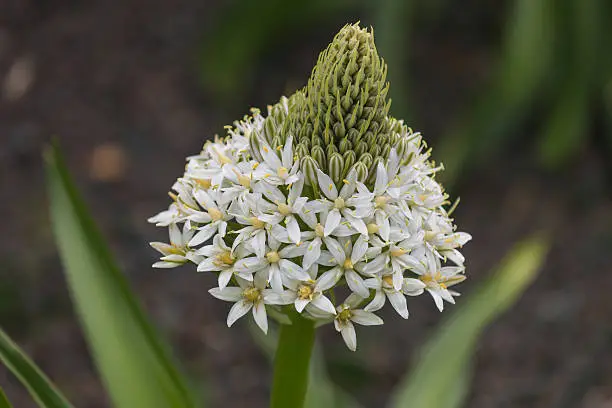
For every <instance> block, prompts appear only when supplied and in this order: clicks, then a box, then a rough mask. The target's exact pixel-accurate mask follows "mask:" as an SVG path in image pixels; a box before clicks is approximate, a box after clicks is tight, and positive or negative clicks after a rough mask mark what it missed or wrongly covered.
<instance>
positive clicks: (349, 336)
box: [340, 322, 357, 351]
mask: <svg viewBox="0 0 612 408" xmlns="http://www.w3.org/2000/svg"><path fill="white" fill-rule="evenodd" d="M340 333H341V334H342V338H343V339H344V342H345V343H346V347H348V348H349V350H351V351H355V350H357V335H356V334H355V326H353V324H352V323H351V322H346V323H345V324H344V325H343V326H342V328H341V329H340Z"/></svg>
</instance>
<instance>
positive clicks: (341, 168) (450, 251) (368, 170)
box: [149, 25, 471, 350]
mask: <svg viewBox="0 0 612 408" xmlns="http://www.w3.org/2000/svg"><path fill="white" fill-rule="evenodd" d="M385 74H386V65H385V64H384V62H383V61H382V59H380V58H379V57H378V54H377V52H376V48H375V46H374V40H373V36H372V33H371V31H368V30H366V29H362V28H360V27H359V26H358V25H349V26H346V27H344V28H343V29H342V30H341V31H340V33H339V34H338V35H337V36H336V38H335V39H334V41H333V42H332V43H331V44H330V46H329V47H328V48H327V49H326V50H325V51H323V52H322V53H321V56H320V57H319V61H318V63H317V65H316V67H315V68H314V70H313V74H312V76H311V78H310V80H309V82H308V85H307V86H306V87H305V88H304V89H303V90H300V91H298V92H296V93H295V94H294V95H292V96H291V97H289V98H285V97H283V98H281V100H280V102H279V103H277V104H276V105H274V106H270V107H268V111H267V115H266V116H264V115H262V114H261V112H259V111H257V110H253V111H252V115H250V116H246V117H245V118H244V119H243V120H242V121H238V122H235V123H234V125H233V126H228V127H227V135H226V136H225V137H223V138H218V137H216V138H215V140H214V141H208V142H206V144H205V145H204V148H203V150H202V152H201V153H200V154H199V155H197V156H192V157H189V158H188V159H187V166H186V169H185V173H184V175H183V176H182V177H181V178H179V179H178V180H177V181H176V183H175V184H174V185H173V186H172V192H170V197H171V198H172V203H171V204H170V207H169V208H168V210H166V211H163V212H161V213H159V214H158V215H156V216H154V217H152V218H151V219H150V220H149V221H150V222H152V223H155V224H156V225H157V226H162V227H167V228H168V229H169V231H170V243H169V244H166V243H159V242H153V243H151V245H152V246H153V248H155V249H156V250H158V251H159V252H160V253H161V254H162V255H163V256H162V257H161V260H160V261H159V262H156V263H155V264H154V265H153V266H154V267H157V268H173V267H176V266H179V265H182V264H185V263H193V264H195V265H197V270H198V271H200V272H203V273H214V274H216V275H217V277H218V287H215V288H212V289H210V290H209V292H210V294H211V295H213V296H214V297H216V298H219V299H221V300H224V301H228V302H232V303H233V305H232V307H231V309H230V311H229V315H228V318H227V324H228V326H231V325H232V324H233V323H234V322H235V321H236V320H237V319H239V318H240V317H242V316H244V315H246V314H247V313H248V312H251V313H252V315H253V318H254V320H255V322H256V323H257V325H258V326H259V327H260V328H261V329H262V330H263V331H264V332H267V330H268V316H270V317H273V318H275V319H276V320H278V321H280V322H281V323H289V322H290V319H289V313H288V312H289V311H291V310H295V311H297V312H298V313H300V314H301V315H302V316H304V317H306V318H308V319H313V320H315V321H316V322H317V323H320V324H324V323H331V322H333V323H334V326H335V328H336V330H337V331H338V332H340V333H341V334H342V337H343V339H344V341H345V342H346V345H347V346H348V347H349V348H350V349H351V350H355V348H356V347H357V340H356V334H355V327H354V324H359V325H380V324H382V323H383V321H382V319H381V318H380V317H378V316H377V315H376V314H375V312H377V311H379V310H380V309H382V308H383V307H384V306H385V304H387V303H388V304H390V305H391V307H392V308H393V309H394V310H395V311H396V312H397V314H399V315H400V316H401V317H403V318H404V319H406V318H408V307H407V302H406V299H407V297H408V296H418V295H420V294H422V293H424V292H428V293H429V294H430V295H431V297H432V298H433V300H434V302H435V305H436V306H437V307H438V309H440V310H442V309H443V306H444V301H447V302H449V303H454V298H453V297H454V296H457V295H458V293H456V292H454V291H452V290H450V289H449V288H450V287H451V286H453V285H455V284H457V283H459V282H461V281H463V280H464V279H465V275H464V257H463V256H462V255H461V253H460V252H459V250H458V248H460V247H461V246H462V245H463V244H465V243H466V242H467V241H468V240H470V238H471V237H470V235H469V234H467V233H464V232H456V227H455V226H454V225H453V220H452V219H451V218H450V214H449V211H447V210H446V209H445V207H446V206H448V205H449V201H448V199H447V198H448V197H447V195H446V194H445V193H444V191H443V189H442V187H441V186H440V184H439V183H438V182H437V181H436V180H435V175H436V172H438V171H439V170H441V166H436V165H435V164H434V163H433V162H432V161H430V159H429V157H430V150H429V149H427V147H426V145H425V142H424V141H423V140H422V137H421V135H420V134H419V133H414V132H412V130H410V129H409V128H407V127H406V126H405V125H404V124H403V122H402V121H401V120H396V119H394V118H392V117H390V116H389V115H388V110H389V106H390V103H389V102H388V101H387V100H386V94H387V90H388V87H389V85H388V83H387V82H386V81H385ZM344 296H346V297H344ZM387 301H388V302H387Z"/></svg>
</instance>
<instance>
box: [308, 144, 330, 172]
mask: <svg viewBox="0 0 612 408" xmlns="http://www.w3.org/2000/svg"><path fill="white" fill-rule="evenodd" d="M310 155H311V156H312V158H313V159H314V160H315V161H316V162H317V164H318V165H319V168H320V169H321V170H322V171H323V172H325V170H327V161H326V160H325V152H324V151H323V148H322V147H321V146H313V148H312V149H311V150H310Z"/></svg>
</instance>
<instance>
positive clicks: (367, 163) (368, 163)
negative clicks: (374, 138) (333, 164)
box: [359, 153, 374, 169]
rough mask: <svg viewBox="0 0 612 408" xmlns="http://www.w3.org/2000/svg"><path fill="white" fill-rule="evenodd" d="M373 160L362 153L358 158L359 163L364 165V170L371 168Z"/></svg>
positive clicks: (368, 154)
mask: <svg viewBox="0 0 612 408" xmlns="http://www.w3.org/2000/svg"><path fill="white" fill-rule="evenodd" d="M373 160H374V158H373V157H372V155H371V154H370V153H364V154H362V155H361V156H359V161H360V162H362V163H363V164H365V166H366V168H368V169H369V168H370V166H372V161H373Z"/></svg>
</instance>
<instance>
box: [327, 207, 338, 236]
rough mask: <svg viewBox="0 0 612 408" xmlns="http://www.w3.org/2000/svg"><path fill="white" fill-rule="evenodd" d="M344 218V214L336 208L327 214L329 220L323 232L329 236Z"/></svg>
mask: <svg viewBox="0 0 612 408" xmlns="http://www.w3.org/2000/svg"><path fill="white" fill-rule="evenodd" d="M341 219H342V215H341V214H340V210H338V209H337V208H334V209H333V210H331V211H330V212H329V214H328V215H327V220H326V221H325V228H324V232H323V234H324V235H325V236H328V235H329V234H331V233H332V232H333V231H334V230H335V229H336V227H337V226H338V225H340V220H341Z"/></svg>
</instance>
